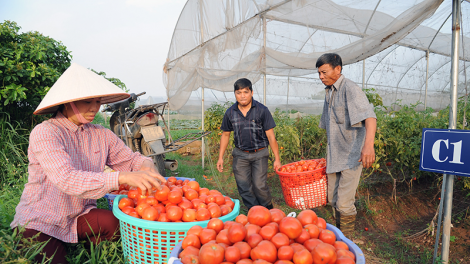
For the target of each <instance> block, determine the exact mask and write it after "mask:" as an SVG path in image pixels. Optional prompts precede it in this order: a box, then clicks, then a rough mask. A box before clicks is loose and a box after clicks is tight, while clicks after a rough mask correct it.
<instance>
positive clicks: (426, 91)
mask: <svg viewBox="0 0 470 264" xmlns="http://www.w3.org/2000/svg"><path fill="white" fill-rule="evenodd" d="M428 78H429V50H426V90H425V92H424V110H425V111H426V106H427V102H428Z"/></svg>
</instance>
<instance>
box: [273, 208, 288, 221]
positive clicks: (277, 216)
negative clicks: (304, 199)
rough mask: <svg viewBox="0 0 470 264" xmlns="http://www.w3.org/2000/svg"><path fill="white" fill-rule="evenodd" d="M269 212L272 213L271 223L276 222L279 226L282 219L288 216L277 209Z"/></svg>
mask: <svg viewBox="0 0 470 264" xmlns="http://www.w3.org/2000/svg"><path fill="white" fill-rule="evenodd" d="M269 212H270V213H271V221H273V222H276V223H278V224H279V222H281V220H282V218H284V217H286V214H285V213H284V212H283V211H281V210H280V209H277V208H273V209H271V210H269Z"/></svg>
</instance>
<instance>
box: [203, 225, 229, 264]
mask: <svg viewBox="0 0 470 264" xmlns="http://www.w3.org/2000/svg"><path fill="white" fill-rule="evenodd" d="M212 231H214V230H212ZM224 257H225V252H224V248H223V247H221V246H220V245H218V244H209V245H203V246H202V247H201V249H200V250H199V261H200V262H201V263H204V264H219V263H221V262H222V261H224Z"/></svg>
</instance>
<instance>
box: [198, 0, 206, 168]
mask: <svg viewBox="0 0 470 264" xmlns="http://www.w3.org/2000/svg"><path fill="white" fill-rule="evenodd" d="M202 15H203V12H202V0H199V16H200V17H199V19H200V21H199V22H200V25H199V26H200V30H201V50H202V44H203V43H204V26H203V23H202V17H203V16H202ZM201 54H202V64H201V66H202V67H204V51H202V53H201ZM201 111H202V112H201V118H202V120H201V128H202V132H204V86H201ZM201 143H202V144H201V162H202V169H204V156H205V154H206V152H205V145H204V137H202V139H201Z"/></svg>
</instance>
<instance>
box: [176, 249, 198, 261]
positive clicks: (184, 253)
mask: <svg viewBox="0 0 470 264" xmlns="http://www.w3.org/2000/svg"><path fill="white" fill-rule="evenodd" d="M187 255H195V256H199V249H198V248H195V247H193V246H188V247H186V248H185V249H184V250H183V251H181V253H180V254H179V255H178V257H180V258H183V257H184V256H187Z"/></svg>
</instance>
